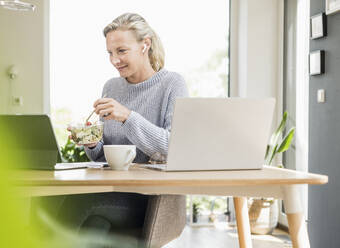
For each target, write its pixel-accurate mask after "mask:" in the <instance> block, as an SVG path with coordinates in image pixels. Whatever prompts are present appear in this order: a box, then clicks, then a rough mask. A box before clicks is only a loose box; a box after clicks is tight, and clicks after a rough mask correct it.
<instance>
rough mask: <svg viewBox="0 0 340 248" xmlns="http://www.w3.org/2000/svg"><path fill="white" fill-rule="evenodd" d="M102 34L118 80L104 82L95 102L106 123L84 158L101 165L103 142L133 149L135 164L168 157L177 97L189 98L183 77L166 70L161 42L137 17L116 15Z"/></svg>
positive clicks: (142, 20)
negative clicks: (97, 141) (100, 135)
mask: <svg viewBox="0 0 340 248" xmlns="http://www.w3.org/2000/svg"><path fill="white" fill-rule="evenodd" d="M104 36H105V38H106V48H107V52H108V54H109V58H110V62H111V63H112V65H113V66H114V67H115V68H116V69H117V70H118V72H119V74H120V77H118V78H112V79H110V80H109V81H107V82H106V84H105V86H104V89H103V93H102V95H105V96H106V97H105V98H101V99H98V100H97V101H96V102H95V103H94V107H95V111H96V113H97V114H98V115H100V116H101V117H103V118H104V119H105V120H106V121H105V125H104V136H103V140H102V141H101V142H99V143H96V144H91V145H88V146H87V147H86V149H85V150H86V153H87V155H88V157H89V158H91V160H94V161H104V160H105V157H104V153H103V145H104V144H105V145H106V144H134V145H136V147H137V156H136V159H135V162H138V163H145V162H147V161H148V160H149V158H150V156H154V155H155V154H162V155H165V156H166V154H167V152H168V140H169V135H170V128H171V117H172V112H173V107H174V102H175V98H176V97H184V96H187V95H188V91H187V88H186V84H185V82H184V79H183V77H182V76H180V75H179V74H178V73H175V72H169V71H167V70H166V69H164V50H163V46H162V43H161V41H160V39H159V37H158V36H157V34H156V33H155V32H154V31H153V30H152V29H151V27H150V26H149V25H148V23H147V22H146V21H145V19H144V18H143V17H141V16H140V15H138V14H131V13H127V14H123V15H121V16H119V17H118V18H116V19H115V20H114V21H113V22H112V23H110V24H109V25H107V26H106V27H105V29H104ZM104 116H106V117H104Z"/></svg>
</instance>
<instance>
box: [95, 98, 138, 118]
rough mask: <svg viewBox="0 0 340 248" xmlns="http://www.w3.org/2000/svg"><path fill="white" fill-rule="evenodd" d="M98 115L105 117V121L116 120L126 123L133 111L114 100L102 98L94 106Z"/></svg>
mask: <svg viewBox="0 0 340 248" xmlns="http://www.w3.org/2000/svg"><path fill="white" fill-rule="evenodd" d="M93 107H94V108H95V112H96V113H97V115H99V116H101V117H104V119H105V120H115V121H119V122H123V123H124V122H125V121H126V120H127V118H128V117H129V115H130V113H131V110H129V109H128V108H126V107H125V106H123V105H121V104H120V103H119V102H117V101H116V100H115V99H113V98H100V99H98V100H97V101H96V102H95V103H94V104H93Z"/></svg>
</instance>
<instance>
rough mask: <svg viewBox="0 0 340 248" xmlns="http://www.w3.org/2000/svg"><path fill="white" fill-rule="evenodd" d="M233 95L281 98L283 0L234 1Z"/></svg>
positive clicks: (232, 41)
mask: <svg viewBox="0 0 340 248" xmlns="http://www.w3.org/2000/svg"><path fill="white" fill-rule="evenodd" d="M231 11H232V13H231V14H232V17H231V18H232V20H231V52H230V56H231V86H230V88H231V96H234V97H236V96H239V97H276V98H277V99H278V100H280V101H281V96H280V94H281V90H280V89H279V88H280V87H281V85H282V71H281V69H280V68H281V67H282V45H283V44H282V32H283V26H282V25H283V23H282V20H283V0H232V3H231Z"/></svg>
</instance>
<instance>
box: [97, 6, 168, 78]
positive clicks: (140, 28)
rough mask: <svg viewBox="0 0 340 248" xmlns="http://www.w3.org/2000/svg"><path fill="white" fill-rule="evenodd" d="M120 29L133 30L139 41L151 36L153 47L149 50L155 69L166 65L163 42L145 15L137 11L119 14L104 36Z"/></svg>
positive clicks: (157, 69)
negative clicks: (142, 15) (136, 12)
mask: <svg viewBox="0 0 340 248" xmlns="http://www.w3.org/2000/svg"><path fill="white" fill-rule="evenodd" d="M118 29H119V30H130V31H132V32H133V33H134V35H135V36H136V39H137V41H138V42H141V41H143V40H144V39H145V38H150V39H151V47H150V49H149V52H148V55H149V60H150V64H151V66H152V68H153V69H154V70H155V71H159V70H160V69H162V68H163V67H164V56H165V55H164V49H163V45H162V42H161V40H160V38H159V37H158V35H157V34H156V33H155V31H153V29H152V28H151V27H150V26H149V24H148V23H147V22H146V21H145V19H144V18H143V17H141V16H140V15H138V14H135V13H125V14H123V15H121V16H118V17H117V18H116V19H114V20H113V21H112V22H111V23H110V24H109V25H107V26H106V27H105V28H104V31H103V32H104V36H105V37H106V35H107V34H108V33H109V32H111V31H114V30H118Z"/></svg>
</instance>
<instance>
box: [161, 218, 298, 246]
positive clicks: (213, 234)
mask: <svg viewBox="0 0 340 248" xmlns="http://www.w3.org/2000/svg"><path fill="white" fill-rule="evenodd" d="M252 243H253V248H273V247H275V248H291V247H292V245H291V241H290V239H289V236H288V234H287V233H286V232H284V231H281V230H278V229H275V231H274V233H273V235H252ZM191 247H195V248H206V247H209V248H210V247H214V248H229V247H231V248H234V247H239V246H238V239H237V230H236V228H235V227H230V226H228V225H227V224H226V223H225V224H223V223H222V224H220V223H219V224H216V225H215V226H212V227H190V226H189V225H187V226H186V227H185V228H184V230H183V232H182V234H181V236H180V237H179V238H178V239H176V240H173V241H172V242H170V243H169V244H167V245H166V246H164V247H163V248H191Z"/></svg>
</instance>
